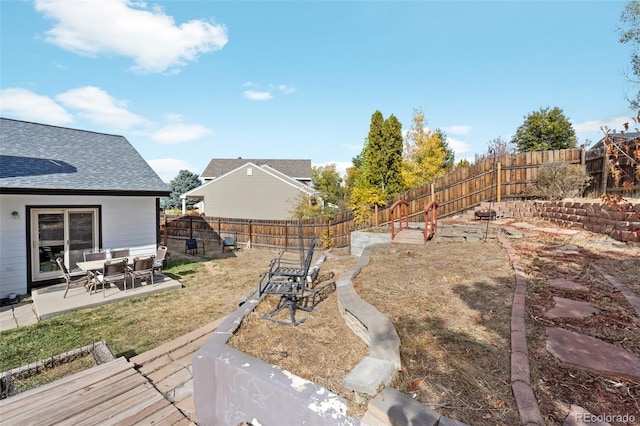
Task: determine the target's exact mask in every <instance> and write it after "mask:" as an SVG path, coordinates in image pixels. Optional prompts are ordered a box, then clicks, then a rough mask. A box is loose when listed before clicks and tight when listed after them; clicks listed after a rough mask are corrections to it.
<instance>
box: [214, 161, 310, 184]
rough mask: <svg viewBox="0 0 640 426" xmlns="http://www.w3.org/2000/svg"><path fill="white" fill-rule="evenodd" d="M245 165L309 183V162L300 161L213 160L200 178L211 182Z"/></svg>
mask: <svg viewBox="0 0 640 426" xmlns="http://www.w3.org/2000/svg"><path fill="white" fill-rule="evenodd" d="M246 163H252V164H256V165H258V166H261V167H262V166H264V165H267V166H270V167H271V168H273V169H275V170H278V171H279V172H280V173H283V174H285V175H287V176H289V177H290V178H293V179H295V180H297V181H299V182H303V183H305V184H307V185H310V183H311V160H301V159H294V160H284V159H243V158H241V157H240V158H213V159H212V160H211V161H210V162H209V164H208V165H207V167H206V168H205V169H204V171H203V172H202V174H201V177H202V179H203V180H204V181H209V180H213V179H216V178H218V177H220V176H222V175H224V174H226V173H228V172H230V171H232V170H235V169H237V168H238V167H241V166H243V165H244V164H246Z"/></svg>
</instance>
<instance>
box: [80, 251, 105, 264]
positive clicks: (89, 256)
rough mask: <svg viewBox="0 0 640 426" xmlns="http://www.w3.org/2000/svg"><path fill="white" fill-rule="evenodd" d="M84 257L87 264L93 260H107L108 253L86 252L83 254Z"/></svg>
mask: <svg viewBox="0 0 640 426" xmlns="http://www.w3.org/2000/svg"><path fill="white" fill-rule="evenodd" d="M82 256H83V257H84V261H85V262H89V261H92V260H106V259H107V252H106V251H104V250H99V249H98V250H85V252H84V253H82Z"/></svg>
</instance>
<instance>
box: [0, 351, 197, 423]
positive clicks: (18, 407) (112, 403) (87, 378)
mask: <svg viewBox="0 0 640 426" xmlns="http://www.w3.org/2000/svg"><path fill="white" fill-rule="evenodd" d="M0 418H2V424H3V426H4V425H38V426H44V425H73V426H80V425H98V424H100V425H115V424H118V425H135V424H145V425H150V424H153V425H190V424H192V423H191V422H190V421H189V419H187V418H186V417H185V416H184V414H182V413H181V412H180V410H178V409H177V408H176V407H175V406H174V405H173V404H172V403H171V402H170V401H168V400H167V399H165V398H164V397H163V396H162V394H161V393H160V392H158V390H157V389H156V388H155V387H154V386H153V385H152V384H151V383H150V382H149V380H148V379H147V378H146V377H144V376H143V375H142V374H140V373H139V372H138V371H137V370H136V369H135V365H134V364H133V363H131V362H129V361H127V360H126V359H125V358H118V359H116V360H114V361H111V362H107V363H104V364H101V365H99V366H97V367H94V368H91V369H88V370H85V371H81V372H79V373H76V374H74V375H71V376H68V377H65V378H62V379H60V380H57V381H55V382H52V383H49V384H47V385H44V386H40V387H38V388H35V389H31V390H28V391H26V392H23V393H20V394H18V395H15V396H12V397H9V398H6V399H3V400H0Z"/></svg>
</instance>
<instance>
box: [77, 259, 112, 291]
mask: <svg viewBox="0 0 640 426" xmlns="http://www.w3.org/2000/svg"><path fill="white" fill-rule="evenodd" d="M82 256H83V257H84V261H85V262H90V261H92V260H106V259H107V252H106V251H104V250H100V249H97V250H85V252H84V253H82ZM95 277H96V274H95V273H94V272H92V271H87V280H89V284H90V285H89V291H92V290H94V289H95V284H96V282H95V280H94V278H95Z"/></svg>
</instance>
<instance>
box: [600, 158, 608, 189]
mask: <svg viewBox="0 0 640 426" xmlns="http://www.w3.org/2000/svg"><path fill="white" fill-rule="evenodd" d="M608 165H609V156H608V155H607V150H606V149H605V150H604V153H603V154H602V174H601V176H602V182H601V183H600V192H601V193H602V195H607V180H609V179H608V178H609V175H608V173H607V166H608Z"/></svg>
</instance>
